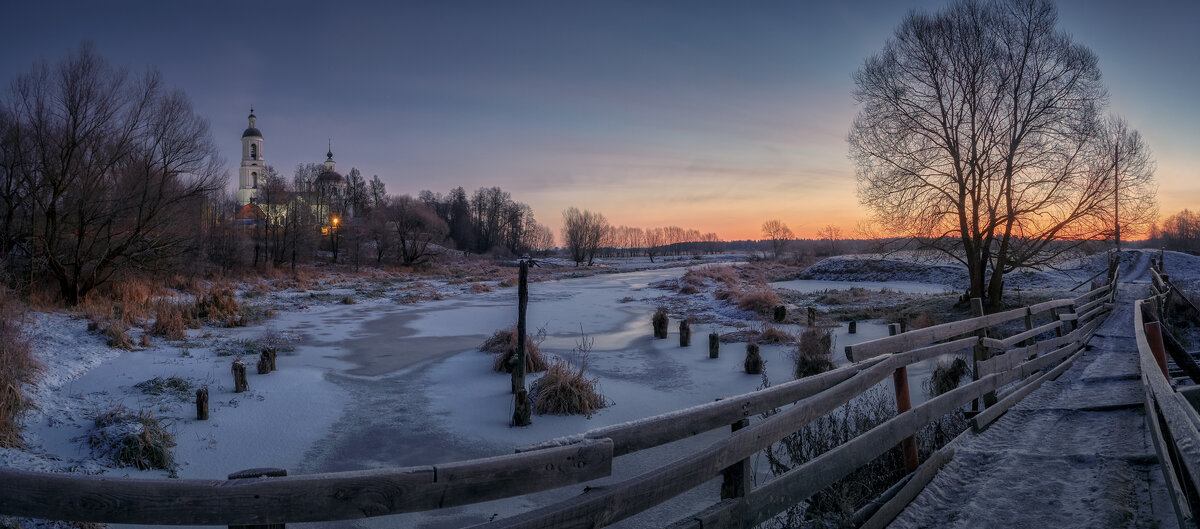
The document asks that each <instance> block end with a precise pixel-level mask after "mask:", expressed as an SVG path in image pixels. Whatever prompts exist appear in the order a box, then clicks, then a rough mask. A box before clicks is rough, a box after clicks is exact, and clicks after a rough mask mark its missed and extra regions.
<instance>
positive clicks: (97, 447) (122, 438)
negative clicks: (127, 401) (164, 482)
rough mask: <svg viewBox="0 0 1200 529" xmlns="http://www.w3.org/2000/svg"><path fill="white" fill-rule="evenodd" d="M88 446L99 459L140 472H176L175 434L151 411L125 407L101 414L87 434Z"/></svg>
mask: <svg viewBox="0 0 1200 529" xmlns="http://www.w3.org/2000/svg"><path fill="white" fill-rule="evenodd" d="M87 442H88V446H90V447H91V449H92V451H93V452H94V453H95V454H96V455H97V456H99V457H105V458H109V459H111V460H112V462H113V463H115V464H117V465H120V466H126V467H129V466H131V467H137V468H138V469H139V470H149V469H154V468H157V469H163V470H173V469H174V468H175V458H174V456H172V454H171V449H172V448H174V447H175V434H173V433H171V432H170V431H169V430H167V428H166V427H165V426H163V424H162V422H161V421H160V420H159V419H158V418H156V417H155V416H154V414H153V413H151V412H150V411H149V410H143V411H140V412H132V411H130V410H127V409H126V408H125V407H123V406H117V407H116V408H115V409H113V410H110V411H108V412H105V413H101V414H99V415H98V416H97V417H96V421H95V427H94V428H93V429H92V431H91V432H90V433H89V434H88V437H87Z"/></svg>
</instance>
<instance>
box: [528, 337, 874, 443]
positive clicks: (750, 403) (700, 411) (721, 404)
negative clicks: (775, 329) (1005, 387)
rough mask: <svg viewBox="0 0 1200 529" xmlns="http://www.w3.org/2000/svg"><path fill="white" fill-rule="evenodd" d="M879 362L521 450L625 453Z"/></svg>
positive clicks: (828, 384)
mask: <svg viewBox="0 0 1200 529" xmlns="http://www.w3.org/2000/svg"><path fill="white" fill-rule="evenodd" d="M881 361H883V359H882V358H879V359H874V360H872V361H869V362H860V363H857V364H852V365H847V366H842V367H840V368H838V369H835V370H833V371H829V372H826V373H821V374H820V375H814V376H811V377H805V378H802V379H799V380H793V381H790V382H787V383H784V384H779V385H775V386H772V387H770V388H766V389H762V390H759V391H752V392H750V393H745V394H742V395H737V396H734V397H728V398H725V399H721V400H719V401H716V402H709V403H705V404H700V405H697V406H692V407H690V408H685V409H682V410H677V411H672V412H668V413H664V414H660V415H655V416H652V417H646V418H644V419H638V420H636V421H630V422H627V423H623V424H615V425H612V426H605V427H601V428H595V429H592V430H588V431H587V432H584V433H583V434H577V435H572V436H568V437H560V438H556V439H551V440H549V441H545V442H542V443H537V444H534V445H530V446H526V447H521V448H518V449H517V451H518V452H527V451H530V450H540V449H543V448H546V447H552V446H561V445H565V444H570V443H574V442H579V441H582V440H583V439H612V440H613V443H614V445H613V446H614V449H613V450H614V452H613V453H614V455H617V456H621V455H625V454H628V453H631V452H636V451H638V450H644V449H646V448H651V447H655V446H659V445H663V444H666V443H670V442H672V441H678V440H680V439H684V438H687V437H691V436H693V435H697V434H700V433H704V432H707V431H710V430H715V429H717V428H725V427H728V426H729V425H730V424H732V423H734V422H735V421H737V420H739V419H742V418H745V417H750V416H752V415H757V414H759V413H763V412H765V411H768V410H772V409H775V408H779V407H781V406H785V405H788V404H792V403H794V402H797V401H800V400H803V399H805V398H808V397H811V396H813V395H816V394H818V393H820V392H822V391H825V390H827V389H829V388H832V387H833V386H835V385H837V384H839V383H841V382H844V381H846V380H848V379H849V378H850V377H852V376H854V375H855V374H856V373H858V372H860V371H862V370H864V369H867V368H869V367H871V366H873V365H875V364H878V363H879V362H881Z"/></svg>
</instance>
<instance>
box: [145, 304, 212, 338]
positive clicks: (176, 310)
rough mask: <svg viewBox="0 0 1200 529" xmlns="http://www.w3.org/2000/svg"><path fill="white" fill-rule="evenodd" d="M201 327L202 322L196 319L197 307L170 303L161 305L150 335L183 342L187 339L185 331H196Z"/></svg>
mask: <svg viewBox="0 0 1200 529" xmlns="http://www.w3.org/2000/svg"><path fill="white" fill-rule="evenodd" d="M199 326H200V321H199V320H197V319H196V307H195V305H181V304H178V303H172V302H170V301H163V302H162V303H159V305H158V310H157V311H156V316H155V318H154V325H152V326H151V327H150V334H153V335H155V336H162V337H163V338H166V339H168V340H183V339H185V338H187V335H185V334H184V331H185V330H187V329H195V328H198V327H199Z"/></svg>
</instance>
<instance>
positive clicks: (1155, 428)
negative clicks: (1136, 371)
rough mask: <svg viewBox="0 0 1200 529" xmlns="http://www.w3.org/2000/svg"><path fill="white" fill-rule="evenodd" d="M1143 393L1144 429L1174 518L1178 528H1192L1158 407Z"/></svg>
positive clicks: (1148, 391)
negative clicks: (1163, 481) (1160, 473)
mask: <svg viewBox="0 0 1200 529" xmlns="http://www.w3.org/2000/svg"><path fill="white" fill-rule="evenodd" d="M1145 391H1146V392H1145V401H1144V404H1145V408H1146V429H1147V430H1149V431H1150V439H1151V441H1152V444H1153V445H1154V453H1155V454H1156V455H1158V464H1159V468H1161V469H1162V473H1163V478H1164V479H1165V480H1166V482H1167V493H1168V494H1169V495H1170V496H1171V505H1172V506H1173V507H1175V517H1176V519H1177V520H1179V527H1181V528H1182V527H1193V526H1194V525H1193V524H1195V521H1196V520H1195V516H1194V514H1193V513H1192V508H1191V506H1190V505H1188V499H1187V493H1186V492H1185V491H1184V489H1183V487H1182V486H1180V483H1179V476H1177V475H1176V474H1175V463H1174V462H1173V461H1171V454H1170V453H1169V452H1168V451H1167V442H1166V440H1165V439H1163V435H1162V424H1161V423H1159V421H1158V406H1157V405H1156V404H1155V402H1154V396H1153V395H1152V394H1151V392H1150V388H1145Z"/></svg>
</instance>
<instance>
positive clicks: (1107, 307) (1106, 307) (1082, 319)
mask: <svg viewBox="0 0 1200 529" xmlns="http://www.w3.org/2000/svg"><path fill="white" fill-rule="evenodd" d="M1100 301H1105V300H1104V299H1101V300H1100ZM1111 310H1112V305H1111V304H1109V303H1104V304H1102V305H1100V306H1099V307H1096V308H1094V309H1092V310H1091V311H1089V312H1086V313H1084V314H1083V315H1081V316H1079V323H1080V324H1081V325H1082V324H1084V323H1087V322H1089V321H1091V320H1093V319H1095V318H1097V317H1099V316H1102V315H1104V314H1107V313H1108V312H1109V311H1111ZM1081 312H1082V311H1081Z"/></svg>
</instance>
